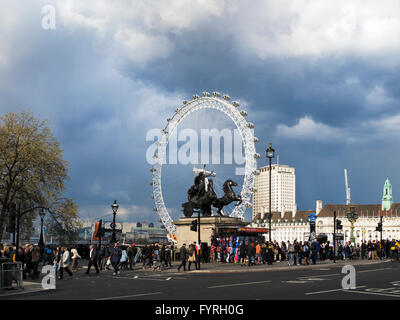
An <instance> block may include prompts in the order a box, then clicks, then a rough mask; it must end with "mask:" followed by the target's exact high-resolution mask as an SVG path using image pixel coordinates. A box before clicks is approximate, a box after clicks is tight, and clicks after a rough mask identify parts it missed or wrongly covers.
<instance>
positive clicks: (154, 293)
mask: <svg viewBox="0 0 400 320" xmlns="http://www.w3.org/2000/svg"><path fill="white" fill-rule="evenodd" d="M157 294H162V292H151V293H139V294H133V295H130V296H120V297H108V298H100V299H95V300H113V299H125V298H134V297H143V296H152V295H157Z"/></svg>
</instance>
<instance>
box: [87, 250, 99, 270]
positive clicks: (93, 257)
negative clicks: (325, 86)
mask: <svg viewBox="0 0 400 320" xmlns="http://www.w3.org/2000/svg"><path fill="white" fill-rule="evenodd" d="M92 266H94V268H95V269H96V273H99V272H100V271H99V267H98V265H97V250H96V249H95V248H94V247H93V245H90V246H89V263H88V267H87V270H86V274H89V272H90V268H91V267H92Z"/></svg>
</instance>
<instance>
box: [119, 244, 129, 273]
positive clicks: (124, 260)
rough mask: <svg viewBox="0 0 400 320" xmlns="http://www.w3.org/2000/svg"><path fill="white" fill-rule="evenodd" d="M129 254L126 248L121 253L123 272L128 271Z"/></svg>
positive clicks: (120, 261)
mask: <svg viewBox="0 0 400 320" xmlns="http://www.w3.org/2000/svg"><path fill="white" fill-rule="evenodd" d="M128 259H129V257H128V253H127V252H126V250H125V248H123V249H122V251H121V259H120V260H119V266H120V268H121V270H125V271H128Z"/></svg>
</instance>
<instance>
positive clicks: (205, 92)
mask: <svg viewBox="0 0 400 320" xmlns="http://www.w3.org/2000/svg"><path fill="white" fill-rule="evenodd" d="M202 95H203V97H209V96H210V93H209V92H207V91H204V92H203V93H202Z"/></svg>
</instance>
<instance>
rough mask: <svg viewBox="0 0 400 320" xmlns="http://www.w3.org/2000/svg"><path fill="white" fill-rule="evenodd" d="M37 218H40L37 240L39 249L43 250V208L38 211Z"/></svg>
mask: <svg viewBox="0 0 400 320" xmlns="http://www.w3.org/2000/svg"><path fill="white" fill-rule="evenodd" d="M39 216H40V239H39V247H40V249H43V248H44V240H43V221H44V216H45V212H44V210H43V208H41V209H40V211H39Z"/></svg>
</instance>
